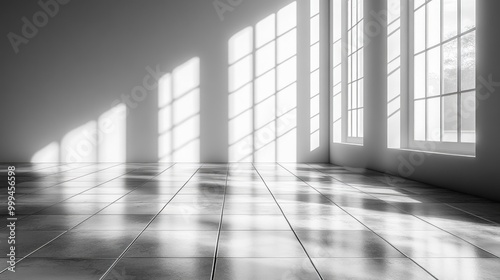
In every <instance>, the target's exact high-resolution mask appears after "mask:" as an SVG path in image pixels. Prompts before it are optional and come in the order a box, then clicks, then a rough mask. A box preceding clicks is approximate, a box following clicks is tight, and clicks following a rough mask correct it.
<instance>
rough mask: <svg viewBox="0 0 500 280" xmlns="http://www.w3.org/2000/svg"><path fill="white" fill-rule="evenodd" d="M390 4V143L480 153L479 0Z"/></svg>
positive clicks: (414, 0)
mask: <svg viewBox="0 0 500 280" xmlns="http://www.w3.org/2000/svg"><path fill="white" fill-rule="evenodd" d="M388 8H389V9H388V10H389V16H388V38H387V40H388V91H387V94H388V146H389V147H404V148H411V149H423V150H428V151H435V152H449V153H460V154H474V148H475V145H474V143H475V138H476V134H475V108H476V103H475V98H476V97H475V96H476V94H475V89H476V74H475V72H476V71H475V64H476V59H475V30H476V26H475V0H429V1H425V0H411V1H405V0H404V1H401V0H388ZM406 28H407V30H409V32H401V30H405V29H406ZM402 46H407V47H402ZM402 58H407V60H405V59H402ZM404 75H407V78H406V77H405V76H404ZM401 93H403V94H401ZM406 93H408V94H407V96H404V95H405V94H406ZM398 103H399V104H398ZM405 120H406V121H405ZM407 124H408V128H405V127H404V126H405V125H407ZM398 125H400V127H398ZM406 134H407V135H406ZM400 136H402V137H400ZM405 139H406V140H407V141H405ZM398 142H399V143H398Z"/></svg>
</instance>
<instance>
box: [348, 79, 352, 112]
mask: <svg viewBox="0 0 500 280" xmlns="http://www.w3.org/2000/svg"><path fill="white" fill-rule="evenodd" d="M347 108H348V109H352V84H348V85H347Z"/></svg>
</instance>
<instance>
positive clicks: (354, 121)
mask: <svg viewBox="0 0 500 280" xmlns="http://www.w3.org/2000/svg"><path fill="white" fill-rule="evenodd" d="M357 126H358V110H352V136H353V137H357V136H358V130H357V128H358V127H357Z"/></svg>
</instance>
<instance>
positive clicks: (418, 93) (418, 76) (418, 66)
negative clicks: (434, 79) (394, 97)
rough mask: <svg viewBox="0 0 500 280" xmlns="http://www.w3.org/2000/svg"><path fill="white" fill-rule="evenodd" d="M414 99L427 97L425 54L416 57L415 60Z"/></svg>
mask: <svg viewBox="0 0 500 280" xmlns="http://www.w3.org/2000/svg"><path fill="white" fill-rule="evenodd" d="M414 64H415V65H414V73H413V76H414V79H413V84H414V86H413V88H414V93H413V95H414V98H415V99H416V98H422V97H425V53H421V54H419V55H417V56H415V60H414Z"/></svg>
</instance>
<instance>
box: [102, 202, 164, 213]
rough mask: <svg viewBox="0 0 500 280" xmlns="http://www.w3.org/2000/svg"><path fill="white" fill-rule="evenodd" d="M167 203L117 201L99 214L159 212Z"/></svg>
mask: <svg viewBox="0 0 500 280" xmlns="http://www.w3.org/2000/svg"><path fill="white" fill-rule="evenodd" d="M164 206H165V203H145V202H129V203H120V202H115V203H113V204H111V205H109V206H108V207H106V208H105V209H103V210H102V211H101V212H99V214H120V215H133V214H140V215H142V214H152V215H155V214H158V213H159V212H160V211H161V210H162V208H163V207H164Z"/></svg>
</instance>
